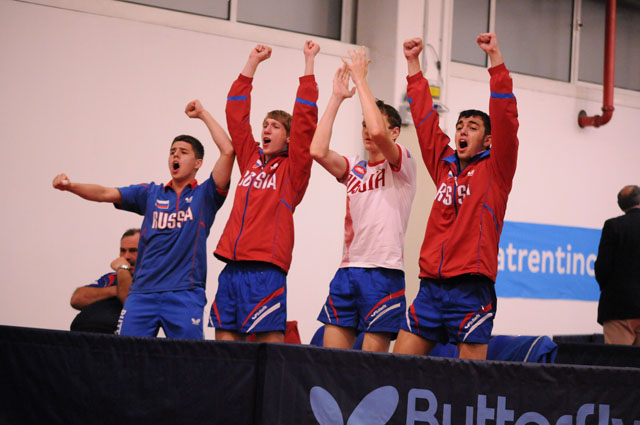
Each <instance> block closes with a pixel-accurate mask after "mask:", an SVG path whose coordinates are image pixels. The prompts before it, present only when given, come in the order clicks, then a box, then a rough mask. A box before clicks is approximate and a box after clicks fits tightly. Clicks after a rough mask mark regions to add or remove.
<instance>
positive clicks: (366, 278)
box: [311, 47, 416, 352]
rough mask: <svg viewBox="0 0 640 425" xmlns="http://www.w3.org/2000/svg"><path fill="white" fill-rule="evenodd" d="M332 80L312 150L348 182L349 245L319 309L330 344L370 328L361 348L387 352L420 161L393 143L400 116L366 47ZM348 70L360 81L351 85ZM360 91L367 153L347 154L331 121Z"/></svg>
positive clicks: (346, 343) (399, 303)
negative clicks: (375, 75) (379, 94)
mask: <svg viewBox="0 0 640 425" xmlns="http://www.w3.org/2000/svg"><path fill="white" fill-rule="evenodd" d="M349 56H350V58H351V61H348V60H344V65H343V66H342V67H341V68H340V69H338V71H337V72H336V75H335V77H334V80H333V93H332V95H331V98H330V100H329V104H328V105H327V109H326V111H325V113H324V115H323V116H322V118H321V119H320V122H319V123H318V127H317V129H316V132H315V135H314V137H313V141H312V142H311V155H312V156H313V158H314V159H315V160H316V161H317V162H318V163H319V164H320V165H322V166H323V167H324V168H325V169H326V170H327V171H329V172H330V173H331V174H332V175H334V176H335V177H336V178H337V179H338V181H340V182H341V183H343V184H345V185H346V188H347V214H346V217H345V238H344V251H343V258H342V262H341V264H340V268H339V269H338V272H337V273H336V275H335V277H334V278H333V280H332V281H331V285H330V288H329V296H328V297H327V300H326V303H325V305H324V307H323V308H322V311H321V312H320V315H319V316H318V320H319V321H320V322H322V323H324V324H325V332H324V343H323V345H324V346H325V347H334V348H351V347H353V343H354V341H355V338H356V336H357V334H358V333H360V332H365V336H364V341H363V344H362V349H363V350H368V351H382V352H386V351H388V349H389V344H390V341H391V339H392V338H395V335H396V334H397V332H398V329H399V328H400V324H401V322H402V320H403V317H404V312H405V306H406V301H405V296H404V289H405V284H404V272H403V247H404V235H405V232H406V229H407V222H408V220H409V212H410V210H411V203H412V202H413V197H414V195H415V191H416V164H415V161H414V159H413V157H412V156H411V154H410V153H409V151H408V150H407V149H406V148H404V147H403V146H401V145H398V144H396V143H395V140H396V138H397V137H398V135H399V134H400V125H401V121H400V116H399V114H398V112H397V111H396V110H395V109H394V108H393V107H392V106H389V105H387V104H385V103H384V102H382V101H379V100H378V101H376V99H375V98H374V97H373V95H372V93H371V90H370V89H369V85H368V83H367V79H366V75H367V68H368V63H369V61H368V59H367V56H366V51H365V48H364V47H363V48H362V50H353V51H351V52H349ZM349 77H351V80H352V81H353V83H354V84H355V87H354V88H352V89H349ZM356 89H357V92H358V97H359V98H360V103H361V105H362V112H363V115H364V120H363V122H362V139H363V142H364V147H365V149H366V150H367V152H368V153H369V160H368V161H367V160H365V159H360V158H358V157H355V158H346V157H344V156H342V155H340V154H338V153H336V152H335V151H332V150H330V149H329V141H330V139H331V131H332V127H333V122H334V121H335V117H336V115H337V113H338V109H339V107H340V105H341V104H342V102H343V101H344V100H345V99H348V98H350V97H352V96H353V95H354V94H355V93H356Z"/></svg>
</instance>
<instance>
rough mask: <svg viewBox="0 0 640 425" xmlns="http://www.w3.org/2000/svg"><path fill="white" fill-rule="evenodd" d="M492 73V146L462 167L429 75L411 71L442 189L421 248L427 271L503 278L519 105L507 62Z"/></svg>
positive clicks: (422, 137)
mask: <svg viewBox="0 0 640 425" xmlns="http://www.w3.org/2000/svg"><path fill="white" fill-rule="evenodd" d="M489 74H490V75H491V83H490V86H491V99H490V103H489V116H490V118H491V149H490V150H487V151H484V152H480V153H478V154H477V155H476V156H474V157H473V158H472V160H471V162H470V163H469V164H468V165H467V166H466V167H465V168H464V169H463V170H461V169H460V163H459V161H458V157H457V156H456V153H455V151H454V150H453V149H451V147H449V137H447V135H446V134H444V133H443V132H442V130H441V129H440V127H439V125H438V123H439V118H438V113H437V111H436V110H435V108H434V106H433V102H432V99H431V94H430V91H429V84H428V82H427V80H426V79H425V78H424V76H423V75H422V73H417V74H414V75H412V76H409V77H407V80H408V83H409V84H408V87H407V95H408V97H409V101H410V103H411V115H412V116H413V121H414V124H415V126H416V130H417V133H418V141H419V142H420V149H421V151H422V159H423V160H424V163H425V165H426V166H427V169H428V170H429V174H430V175H431V178H432V179H433V181H434V183H435V184H436V189H437V193H436V198H435V200H434V201H433V206H432V208H431V214H430V216H429V221H428V222H427V230H426V232H425V236H424V241H423V243H422V248H421V250H420V277H426V278H431V279H448V278H452V277H456V276H460V275H464V274H474V275H483V276H486V277H488V278H490V279H491V280H492V281H495V279H496V275H497V273H498V242H499V240H500V233H501V232H502V224H503V220H504V215H505V211H506V208H507V198H508V196H509V192H510V191H511V183H512V181H513V177H514V174H515V171H516V162H517V157H518V137H517V132H518V111H517V106H516V99H515V97H514V95H513V82H512V80H511V77H510V76H509V71H508V70H507V68H506V67H505V66H504V64H501V65H498V66H495V67H493V68H490V69H489Z"/></svg>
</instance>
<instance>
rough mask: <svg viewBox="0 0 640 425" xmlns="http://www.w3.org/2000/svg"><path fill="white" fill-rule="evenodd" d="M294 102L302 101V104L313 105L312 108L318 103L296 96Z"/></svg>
mask: <svg viewBox="0 0 640 425" xmlns="http://www.w3.org/2000/svg"><path fill="white" fill-rule="evenodd" d="M296 102H299V103H302V104H303V105H309V106H313V107H314V108H317V107H318V105H316V104H315V103H313V102H309V101H308V100H304V99H301V98H299V97H296Z"/></svg>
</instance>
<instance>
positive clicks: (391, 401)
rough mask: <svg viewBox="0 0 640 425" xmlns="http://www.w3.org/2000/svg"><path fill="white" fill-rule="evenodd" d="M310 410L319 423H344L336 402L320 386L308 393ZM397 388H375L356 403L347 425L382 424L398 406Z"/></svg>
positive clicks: (332, 424) (326, 424)
mask: <svg viewBox="0 0 640 425" xmlns="http://www.w3.org/2000/svg"><path fill="white" fill-rule="evenodd" d="M309 398H310V399H311V410H313V415H314V416H315V418H316V420H317V421H318V423H319V424H320V425H344V419H343V417H342V412H341V411H340V407H339V406H338V402H337V401H336V400H335V399H334V398H333V396H332V395H331V394H329V392H328V391H327V390H325V389H324V388H322V387H317V386H316V387H313V388H311V391H310V393H309ZM398 399H399V396H398V390H396V389H395V388H394V387H392V386H385V387H380V388H376V389H375V390H373V391H371V392H370V393H369V394H367V395H366V396H365V397H364V398H363V399H362V400H361V401H360V403H358V405H357V406H356V408H355V409H354V410H353V412H352V413H351V416H349V419H348V420H347V425H384V424H386V423H387V422H388V421H389V419H391V416H393V413H394V412H395V411H396V407H397V406H398Z"/></svg>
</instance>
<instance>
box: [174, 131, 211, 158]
mask: <svg viewBox="0 0 640 425" xmlns="http://www.w3.org/2000/svg"><path fill="white" fill-rule="evenodd" d="M175 142H186V143H189V144H190V145H191V147H192V148H193V152H194V153H195V154H196V159H202V158H204V146H202V143H200V140H198V139H196V138H195V137H193V136H188V135H186V134H181V135H180V136H176V138H175V139H173V142H171V146H173V144H174V143H175Z"/></svg>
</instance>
